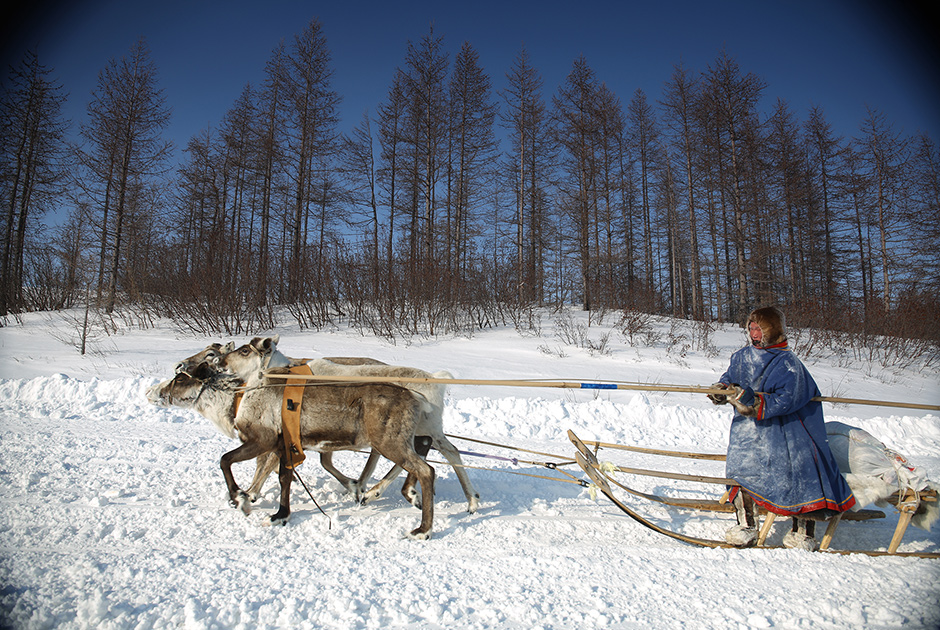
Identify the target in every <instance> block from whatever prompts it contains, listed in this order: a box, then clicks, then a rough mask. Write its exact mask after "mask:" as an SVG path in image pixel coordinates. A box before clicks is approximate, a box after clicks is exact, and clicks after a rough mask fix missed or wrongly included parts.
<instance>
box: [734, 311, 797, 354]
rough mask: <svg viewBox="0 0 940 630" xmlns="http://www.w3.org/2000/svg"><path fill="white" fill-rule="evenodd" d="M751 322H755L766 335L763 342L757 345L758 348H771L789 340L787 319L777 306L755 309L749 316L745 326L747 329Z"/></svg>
mask: <svg viewBox="0 0 940 630" xmlns="http://www.w3.org/2000/svg"><path fill="white" fill-rule="evenodd" d="M751 322H755V323H756V324H757V325H758V326H760V329H761V331H762V332H763V333H764V336H763V338H762V339H761V342H760V343H759V344H757V347H758V348H769V347H770V346H775V345H777V344H779V343H783V342H784V341H786V340H787V329H786V319H785V318H784V316H783V312H782V311H781V310H780V309H779V308H777V307H776V306H764V307H761V308H757V309H754V310H753V311H751V314H750V315H748V316H747V322H746V323H745V324H744V327H745V329H747V327H748V326H749V325H750V323H751Z"/></svg>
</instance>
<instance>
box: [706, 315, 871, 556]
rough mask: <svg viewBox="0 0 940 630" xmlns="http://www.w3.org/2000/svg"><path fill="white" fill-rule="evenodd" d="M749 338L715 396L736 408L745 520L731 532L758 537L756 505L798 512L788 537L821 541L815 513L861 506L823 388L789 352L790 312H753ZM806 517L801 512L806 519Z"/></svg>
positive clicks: (732, 538) (750, 541) (806, 545)
mask: <svg viewBox="0 0 940 630" xmlns="http://www.w3.org/2000/svg"><path fill="white" fill-rule="evenodd" d="M747 327H748V336H749V338H750V342H751V343H750V345H748V346H746V347H744V348H741V349H740V350H738V351H737V352H735V353H734V354H733V355H731V365H730V367H729V368H728V370H727V371H726V372H725V373H724V374H722V375H721V378H720V379H719V382H718V383H716V384H715V387H716V388H721V389H727V390H729V391H728V394H727V395H720V394H718V395H709V398H711V399H712V402H714V403H715V404H724V403H727V402H730V403H731V404H732V405H733V406H734V408H735V414H734V418H733V419H732V421H731V433H730V436H729V438H728V458H727V463H726V472H725V475H726V476H727V477H728V478H729V479H733V480H735V481H736V482H737V483H738V484H740V486H735V487H732V488H731V491H730V496H729V498H730V499H731V501H732V504H733V505H734V506H735V510H736V514H737V520H738V524H737V525H735V526H734V527H732V528H731V529H729V530H728V531H727V532H726V534H725V539H726V540H727V541H728V542H729V543H731V544H734V545H738V546H742V547H748V546H752V545H754V544H756V542H757V535H758V534H757V506H760V507H763V508H764V509H766V510H767V511H768V512H773V513H774V514H778V515H781V516H789V517H792V518H793V527H792V530H791V531H790V532H789V533H787V534H786V536H784V540H783V544H784V545H785V546H787V547H797V548H802V549H808V550H816V549H818V548H819V545H818V543H817V542H816V540H815V520H812V519H808V518H806V516H807V515H809V514H810V513H814V516H832V515H834V514H836V513H839V512H844V511H846V510H848V509H850V508H851V507H852V506H853V505H855V497H854V496H853V495H852V491H851V490H850V489H849V486H848V484H847V483H846V482H845V479H844V478H843V477H842V474H841V473H840V471H839V467H838V465H837V464H836V461H835V458H834V457H833V455H832V451H831V450H830V449H829V441H828V438H827V437H826V429H825V426H824V421H823V412H822V403H820V402H819V401H814V400H812V399H813V398H815V397H818V396H819V395H820V394H819V388H818V387H817V386H816V382H815V381H814V380H813V377H812V376H811V375H810V373H809V371H808V370H807V369H806V367H804V366H803V364H802V363H801V362H800V360H799V359H798V358H797V357H796V356H795V355H794V354H793V353H792V352H791V351H790V349H789V347H788V343H787V336H786V329H785V322H784V316H783V313H782V312H781V311H780V310H779V309H777V308H776V307H773V306H770V307H764V308H758V309H756V310H754V311H753V312H752V313H751V314H750V315H749V316H748V319H747ZM801 516H802V518H801Z"/></svg>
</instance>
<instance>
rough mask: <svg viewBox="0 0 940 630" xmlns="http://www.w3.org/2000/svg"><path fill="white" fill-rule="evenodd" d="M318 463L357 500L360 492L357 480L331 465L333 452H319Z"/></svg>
mask: <svg viewBox="0 0 940 630" xmlns="http://www.w3.org/2000/svg"><path fill="white" fill-rule="evenodd" d="M320 465H321V466H323V469H324V470H326V472H328V473H330V474H331V475H333V477H335V478H336V481H338V482H340V484H341V485H342V486H343V487H344V488H345V489H346V492H348V493H349V494H351V495H353V496H354V497H356V499H357V500H358V498H359V494H360V490H359V488H360V485H359V482H358V481H357V480H356V479H352V478H350V477H347V476H346V475H344V474H343V473H341V472H340V471H339V470H337V469H336V467H335V466H334V465H333V453H331V452H326V453H320ZM366 466H368V464H366Z"/></svg>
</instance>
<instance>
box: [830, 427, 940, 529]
mask: <svg viewBox="0 0 940 630" xmlns="http://www.w3.org/2000/svg"><path fill="white" fill-rule="evenodd" d="M826 434H827V435H828V437H829V448H830V449H831V450H832V454H833V456H834V457H835V458H836V462H837V463H838V464H839V470H840V471H841V472H842V474H843V476H844V477H845V481H846V482H847V483H848V484H849V487H850V488H852V494H854V495H855V500H856V505H855V507H854V508H853V509H854V510H860V509H862V508H864V507H865V506H866V505H869V504H870V503H874V504H875V505H877V506H879V507H883V508H887V507H892V505H891V504H890V503H889V502H888V501H887V500H886V499H887V498H888V497H890V496H891V495H892V494H894V493H895V492H899V491H900V492H901V493H902V494H903V493H904V491H905V490H913V491H915V492H921V491H923V490H938V489H940V487H938V486H937V485H936V484H934V483H933V482H931V481H930V480H928V479H927V474H926V473H925V472H924V471H923V470H921V469H919V468H917V467H916V466H914V465H913V464H911V463H910V462H909V461H908V460H907V458H906V457H904V456H903V455H901V454H900V453H898V452H896V451H893V450H891V449H889V448H888V447H887V446H885V445H884V444H883V443H882V442H880V441H879V440H877V439H876V438H875V437H874V436H873V435H871V434H870V433H868V432H867V431H863V430H862V429H859V428H858V427H853V426H849V425H847V424H843V423H841V422H827V423H826ZM938 517H940V507H938V505H937V503H936V502H931V503H926V502H923V503H921V508H920V509H919V510H918V511H917V514H915V515H914V518H913V519H912V520H911V523H913V524H914V525H915V526H916V527H919V528H921V529H924V530H927V531H930V526H931V525H933V523H934V521H936V520H937V518H938Z"/></svg>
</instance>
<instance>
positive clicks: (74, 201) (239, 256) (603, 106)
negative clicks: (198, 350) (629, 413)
mask: <svg viewBox="0 0 940 630" xmlns="http://www.w3.org/2000/svg"><path fill="white" fill-rule="evenodd" d="M158 70H159V69H158V68H156V67H155V66H154V64H153V63H152V61H151V60H150V55H149V51H148V49H147V46H146V43H145V42H144V41H140V42H138V43H137V44H135V46H133V47H132V49H131V50H130V51H129V52H128V53H127V55H126V56H124V57H122V58H121V59H114V60H111V61H109V62H108V64H107V65H106V66H105V67H104V68H103V69H102V70H101V72H100V74H99V79H98V84H97V86H96V87H95V89H94V92H93V94H92V97H91V100H90V102H89V103H88V106H87V114H86V116H85V118H84V119H83V120H81V121H65V120H63V119H62V114H61V109H62V104H63V102H64V99H65V98H66V94H65V93H64V88H63V87H62V86H61V85H57V84H56V83H55V81H53V80H52V79H51V78H50V77H51V76H52V75H53V73H52V70H51V69H49V68H46V67H44V66H43V65H42V64H41V60H39V59H38V58H36V56H35V55H27V57H26V58H25V59H23V60H22V61H20V62H19V63H18V65H16V66H15V67H13V68H11V69H10V72H9V73H8V76H7V77H6V78H5V80H4V83H3V92H2V102H0V117H2V157H0V169H2V171H0V199H2V204H3V206H2V208H3V210H2V217H3V218H2V222H0V226H2V229H3V252H2V273H0V316H3V317H6V316H15V315H17V314H19V313H23V312H27V311H35V310H48V309H65V308H80V309H88V310H92V311H94V312H96V313H105V314H108V313H112V312H113V311H114V310H115V309H119V310H123V311H125V312H132V313H134V314H135V317H136V318H137V319H138V320H139V321H146V320H148V319H150V318H155V317H169V318H172V319H173V320H174V321H176V322H177V323H178V324H179V325H180V326H181V327H184V328H188V329H190V330H194V331H201V332H206V333H224V334H238V333H248V332H252V331H256V330H262V329H265V328H270V327H271V326H273V325H274V324H275V323H276V320H277V318H278V317H283V316H284V313H289V314H290V316H291V317H293V318H295V319H296V321H297V323H298V324H299V325H300V326H301V327H305V328H318V327H322V326H325V325H329V324H331V323H336V322H338V321H344V322H348V323H350V324H352V325H354V326H358V327H360V328H362V329H363V330H367V331H369V332H373V333H376V334H380V335H387V336H394V335H410V334H432V335H433V334H442V333H447V334H453V333H467V332H472V331H473V330H475V329H478V328H481V327H488V326H494V325H502V324H513V325H516V326H520V327H525V326H528V325H530V322H531V317H532V313H533V312H534V311H536V310H538V309H555V308H561V307H564V306H568V305H579V306H581V307H583V308H584V309H586V310H588V311H591V312H607V311H620V312H624V313H647V314H662V315H669V316H673V317H677V318H685V319H691V320H695V321H704V322H714V321H731V322H733V321H739V320H740V319H741V317H742V316H743V315H744V314H746V312H747V311H749V310H750V309H751V308H753V307H754V306H755V305H760V304H768V303H775V304H780V305H783V306H784V307H785V309H786V310H787V313H788V316H789V317H790V320H791V322H792V323H793V324H796V325H800V326H806V327H814V328H821V329H827V330H833V331H849V330H851V331H864V332H866V333H868V334H885V333H889V334H897V335H900V336H904V337H911V338H920V339H927V340H930V342H931V343H934V344H936V343H937V342H940V324H938V322H940V256H938V253H937V252H938V251H940V170H938V169H940V164H938V160H940V155H938V150H937V146H936V145H935V143H934V141H933V140H932V139H930V138H928V137H926V136H919V137H905V136H903V135H901V134H900V133H898V132H896V131H895V130H894V129H893V127H892V123H891V121H888V120H886V118H885V116H884V115H883V114H882V113H881V112H879V111H877V110H874V109H870V110H869V111H868V114H867V117H866V119H865V120H864V121H861V124H860V127H859V130H858V133H857V135H855V136H854V137H852V138H845V137H840V136H837V135H836V134H835V133H834V132H833V130H832V126H831V125H830V124H829V123H828V122H827V121H826V118H825V114H824V112H823V111H822V110H821V109H819V108H813V109H811V110H810V111H808V112H797V111H794V109H793V108H792V107H791V106H790V105H789V104H788V103H787V101H786V100H784V99H782V98H778V99H777V100H776V102H775V103H774V105H773V106H772V108H771V109H770V111H762V110H761V109H760V106H761V103H763V102H767V100H768V99H767V97H768V96H769V95H768V94H767V91H768V87H767V85H766V84H765V82H764V81H763V80H762V79H761V78H760V77H759V76H758V75H757V74H754V73H751V72H747V71H745V70H743V69H742V68H741V67H740V65H739V64H738V62H737V61H736V60H735V59H734V58H732V57H731V56H729V55H728V54H727V53H726V52H724V51H722V52H720V53H718V54H717V56H716V58H715V60H714V61H713V63H712V64H710V65H709V66H708V67H706V68H696V69H692V68H686V67H683V66H681V65H678V66H676V67H675V68H674V72H673V74H672V76H670V77H663V81H664V88H663V92H662V94H658V95H648V94H645V93H644V92H642V91H641V90H637V91H636V92H635V93H633V94H629V95H623V96H624V98H625V100H623V101H622V100H621V95H617V94H614V93H613V92H612V91H611V90H610V89H609V88H608V87H607V85H606V84H605V82H604V78H603V77H598V76H597V75H596V74H595V72H594V70H593V69H592V68H591V66H590V63H589V61H588V60H587V59H585V58H583V57H580V58H577V59H574V60H573V61H572V66H571V70H570V72H569V73H568V75H567V77H566V78H565V80H564V81H563V83H562V84H561V85H559V86H557V89H555V91H554V92H550V91H549V90H548V89H547V88H546V86H545V85H544V84H543V81H542V78H541V76H540V73H539V70H538V69H537V68H535V67H534V66H533V65H532V61H531V59H530V57H529V55H528V53H527V51H526V50H525V49H524V48H523V49H521V50H520V51H519V53H518V55H517V56H516V58H515V59H512V60H507V69H506V70H505V75H504V79H505V80H504V81H501V82H500V83H501V84H504V85H505V86H506V87H505V89H503V90H501V91H497V90H496V89H495V88H494V86H493V81H492V79H491V76H490V75H489V74H487V71H486V70H485V69H484V68H483V67H482V66H481V65H480V60H479V56H478V54H477V52H476V51H475V50H474V48H473V46H472V45H471V44H470V43H463V44H462V45H461V46H460V47H459V49H456V51H452V50H450V49H449V48H448V43H447V42H445V40H444V38H443V37H441V36H439V35H438V34H436V33H435V32H434V31H433V29H431V30H430V31H429V32H428V34H427V35H426V36H424V37H423V38H422V39H421V40H420V41H414V42H407V46H406V53H405V55H404V58H403V60H402V63H401V65H400V66H399V68H398V69H397V71H396V72H395V74H394V76H392V77H389V85H388V91H387V94H386V96H385V98H384V100H383V101H382V102H380V103H376V104H375V107H374V112H373V113H372V114H367V115H364V116H363V117H362V118H361V120H358V121H341V120H340V116H339V114H340V104H341V99H342V95H341V94H339V93H337V92H336V91H335V90H334V89H333V85H332V79H333V68H332V60H331V55H330V51H329V47H328V44H327V39H326V36H325V34H324V32H323V27H322V25H321V24H320V23H319V22H318V21H316V20H314V21H312V22H311V23H310V24H309V25H307V26H306V28H304V29H303V31H302V32H300V33H299V34H298V35H296V36H295V37H294V38H293V39H292V40H291V41H290V42H289V43H286V44H283V45H281V46H280V47H278V48H277V49H275V50H274V51H273V52H272V54H271V57H270V59H269V60H268V62H267V65H266V69H265V73H264V80H263V81H262V82H261V83H260V84H258V85H246V86H245V88H244V90H243V92H242V93H241V95H240V96H239V97H238V99H237V100H236V101H235V102H234V103H232V105H231V108H230V109H229V110H228V112H227V113H226V114H225V115H224V116H223V118H222V119H221V120H219V121H217V122H216V123H215V124H214V125H212V126H211V127H210V128H208V129H207V130H205V131H204V132H203V133H201V134H199V135H197V136H194V137H193V138H191V139H190V140H189V141H188V144H187V146H185V147H180V148H181V149H182V154H181V155H182V157H181V159H180V160H179V162H178V163H177V162H174V161H173V160H174V153H173V147H172V146H171V144H170V143H169V142H167V141H166V140H165V139H164V138H163V132H164V129H165V127H166V125H167V123H168V121H169V117H170V114H171V107H172V104H171V103H167V102H166V100H165V98H164V96H163V92H162V90H161V88H160V85H159V76H158V75H159V72H158ZM70 124H71V125H76V127H77V129H78V133H77V134H75V135H74V136H70V135H69V134H68V133H67V132H68V130H69V125H70ZM341 124H347V125H350V129H351V130H350V131H349V132H348V133H343V132H341ZM53 215H55V216H56V217H57V219H56V221H55V222H52V221H50V220H49V218H50V217H51V216H53Z"/></svg>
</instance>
